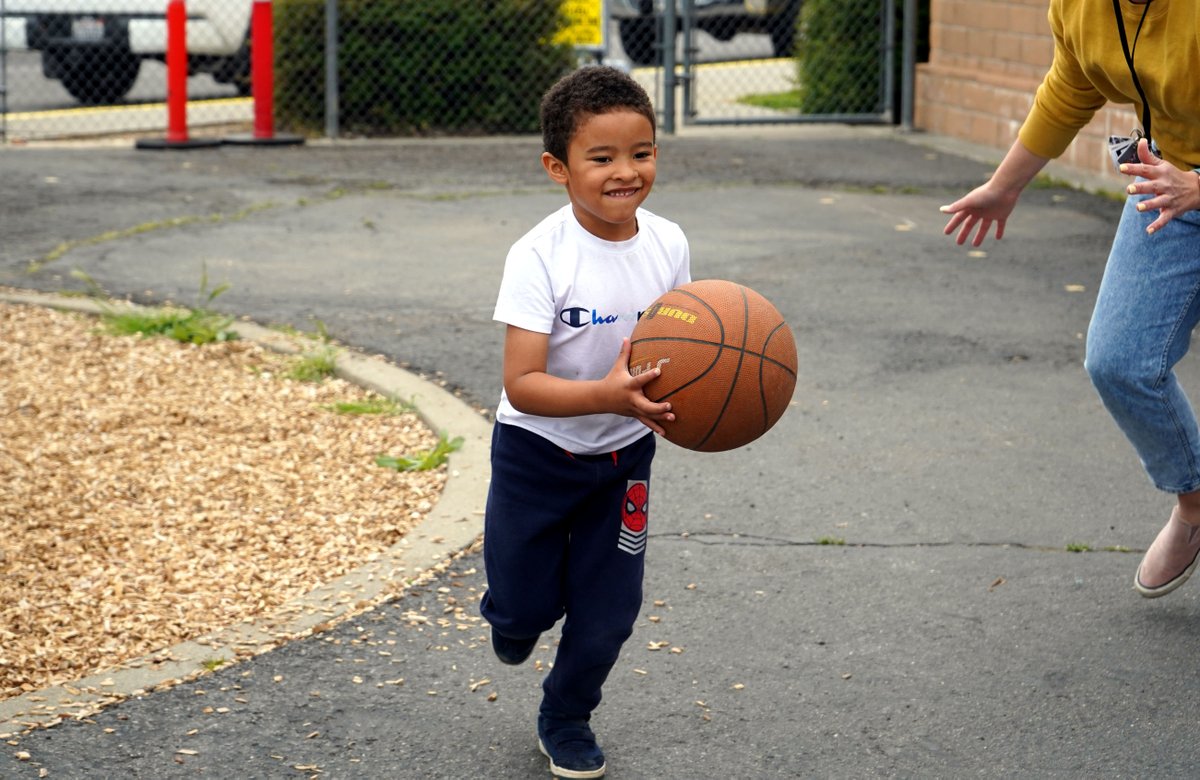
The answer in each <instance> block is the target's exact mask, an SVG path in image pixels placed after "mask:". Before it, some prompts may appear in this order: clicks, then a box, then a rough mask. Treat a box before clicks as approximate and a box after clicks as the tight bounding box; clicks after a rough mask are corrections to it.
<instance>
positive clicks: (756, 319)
mask: <svg viewBox="0 0 1200 780" xmlns="http://www.w3.org/2000/svg"><path fill="white" fill-rule="evenodd" d="M654 368H659V369H660V370H661V372H662V373H661V374H660V375H659V376H658V377H656V378H654V379H652V380H651V381H650V382H648V383H647V384H646V385H645V387H644V388H643V392H645V394H646V397H647V398H649V399H650V400H651V401H667V402H669V403H670V404H671V411H672V412H674V414H675V420H674V422H668V423H663V424H662V426H663V429H664V430H665V431H666V438H667V440H668V441H670V442H672V443H674V444H678V445H679V446H680V447H684V448H686V449H689V450H696V451H697V452H721V451H724V450H731V449H734V448H736V447H741V446H743V445H745V444H749V443H750V442H752V441H754V440H755V439H757V438H758V437H760V436H762V435H763V434H764V433H766V432H767V431H769V430H770V429H771V426H773V425H774V424H775V423H777V422H778V421H779V418H780V417H782V416H783V413H784V411H786V410H787V407H788V404H789V403H790V402H791V399H792V391H793V390H794V389H795V388H796V340H795V339H794V338H793V337H792V329H791V328H790V327H788V324H787V323H786V322H784V319H783V317H782V315H780V313H779V311H778V310H777V309H776V308H775V307H774V306H773V305H771V302H770V301H768V300H767V299H766V298H764V297H763V296H761V295H759V294H758V293H756V292H755V291H754V290H751V289H750V288H749V287H744V286H742V285H740V284H736V283H734V282H728V281H723V280H720V279H706V280H703V281H698V282H692V283H690V284H685V285H683V286H681V287H676V288H675V289H674V290H671V291H669V292H667V293H665V294H663V295H662V296H661V297H659V299H658V300H656V301H655V302H654V303H652V304H651V305H650V307H649V308H647V309H646V310H645V311H644V312H643V313H642V316H641V317H640V318H639V319H638V322H637V325H636V326H634V329H633V336H632V337H631V338H630V353H629V372H630V373H631V374H634V375H637V374H641V373H644V372H646V371H651V370H653V369H654Z"/></svg>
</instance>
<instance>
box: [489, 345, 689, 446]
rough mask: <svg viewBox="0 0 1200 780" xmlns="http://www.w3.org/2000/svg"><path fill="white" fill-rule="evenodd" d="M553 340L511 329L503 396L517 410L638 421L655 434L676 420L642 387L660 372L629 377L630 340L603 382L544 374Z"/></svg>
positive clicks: (555, 415) (560, 415)
mask: <svg viewBox="0 0 1200 780" xmlns="http://www.w3.org/2000/svg"><path fill="white" fill-rule="evenodd" d="M549 346H550V336H549V335H548V334H545V333H536V332H534V331H531V330H525V329H523V328H518V327H516V326H515V325H509V326H508V330H507V331H506V332H505V336H504V392H505V393H506V394H507V395H508V401H509V403H511V404H512V405H513V407H514V408H515V409H517V410H518V411H521V412H524V413H525V414H536V415H538V416H540V417H577V416H579V415H584V414H605V413H609V414H619V415H622V416H625V417H633V418H635V419H637V420H640V421H641V422H642V423H643V424H644V425H645V426H646V427H647V428H649V429H650V430H652V431H654V432H655V433H657V434H660V435H661V434H662V433H663V429H662V426H661V425H660V424H659V423H660V422H662V421H666V422H670V421H672V420H674V419H675V415H674V414H672V413H671V405H670V404H669V403H654V402H653V401H651V400H650V399H649V398H647V397H646V395H645V393H643V392H642V387H643V386H644V385H645V384H646V383H647V382H649V381H650V380H652V379H654V378H655V377H657V376H658V375H659V371H658V369H654V370H653V371H646V372H644V373H642V374H639V375H638V376H633V375H631V374H630V373H629V339H625V340H624V341H623V342H622V343H621V351H620V353H619V354H618V355H617V359H616V362H615V363H613V367H612V369H611V370H609V372H608V375H607V376H605V377H604V378H603V379H591V380H573V379H563V378H562V377H556V376H552V375H550V374H548V373H546V356H547V353H548V352H549Z"/></svg>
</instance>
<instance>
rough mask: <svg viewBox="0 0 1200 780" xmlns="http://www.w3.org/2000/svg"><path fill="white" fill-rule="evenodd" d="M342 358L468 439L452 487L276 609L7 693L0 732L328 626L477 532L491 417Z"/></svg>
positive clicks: (279, 344)
mask: <svg viewBox="0 0 1200 780" xmlns="http://www.w3.org/2000/svg"><path fill="white" fill-rule="evenodd" d="M0 301H3V302H7V303H17V304H26V305H34V306H45V307H48V308H55V309H62V310H67V311H77V312H82V313H86V314H100V313H102V312H103V311H104V310H105V307H106V306H107V307H109V308H113V307H123V306H129V307H131V308H136V306H134V305H133V304H125V303H118V304H111V303H106V304H101V303H99V302H97V301H94V300H90V299H86V298H70V297H64V296H57V295H47V294H42V293H6V292H3V291H0ZM234 328H235V330H236V331H237V333H238V335H239V336H241V337H242V338H244V339H247V340H248V341H254V342H256V343H258V344H260V345H262V346H264V347H266V348H267V349H271V350H274V351H277V352H283V353H287V354H300V353H302V352H304V351H306V350H308V349H311V347H312V343H311V342H306V341H305V340H303V339H300V338H296V337H293V336H288V335H286V334H283V333H280V332H277V331H273V330H269V329H267V328H264V327H262V326H260V325H255V324H253V323H248V322H239V323H237V324H236V325H235V326H234ZM336 365H337V374H338V376H340V377H342V378H343V379H345V380H347V381H349V382H353V383H354V384H357V385H359V386H362V387H365V388H368V389H370V390H374V391H375V392H378V393H381V394H384V395H387V396H389V397H392V398H396V399H398V400H402V401H409V402H411V403H412V404H414V405H415V406H416V407H417V409H418V413H419V415H420V416H421V418H422V420H423V421H424V422H425V424H426V425H428V426H429V427H430V428H432V429H433V430H435V431H446V432H447V434H448V435H450V436H454V437H456V436H461V437H462V438H463V445H462V448H461V449H459V450H457V451H456V452H454V453H453V454H452V455H451V456H450V461H449V469H450V474H449V477H450V478H449V479H448V480H447V482H446V487H445V488H444V489H443V491H442V495H441V496H440V498H439V499H438V502H437V504H435V505H434V507H433V509H432V510H431V511H430V512H429V514H428V515H426V517H425V519H424V520H423V521H422V522H421V524H420V525H419V526H417V527H416V528H414V529H413V530H412V531H410V532H409V533H408V534H407V535H406V536H405V537H404V538H403V539H401V540H400V541H399V542H398V543H397V544H396V545H394V546H393V547H392V548H391V549H389V550H387V551H386V552H385V553H384V554H382V555H381V556H379V558H377V559H376V560H373V561H371V562H369V563H367V564H365V565H364V566H362V567H360V568H358V569H356V570H354V571H352V572H350V573H348V574H347V575H345V576H343V577H339V578H338V579H337V580H336V581H333V582H329V583H326V584H325V585H322V586H321V587H319V588H316V589H315V590H313V591H311V592H310V593H307V594H305V595H303V596H301V597H299V598H296V599H293V600H292V601H290V602H288V603H287V604H285V605H284V606H283V607H281V608H280V609H279V610H278V611H276V612H275V613H273V614H271V615H266V616H263V617H261V618H257V619H255V620H252V621H247V622H244V623H241V624H238V625H234V626H229V627H228V628H225V629H222V630H220V631H216V632H214V633H212V634H209V635H206V636H203V637H200V638H198V639H195V640H192V641H188V642H183V643H181V644H178V645H175V646H174V647H169V648H166V649H164V650H161V651H159V652H156V653H153V654H150V655H147V656H143V657H141V658H137V659H134V660H132V661H129V662H127V663H125V664H122V665H121V666H120V667H117V668H114V669H110V670H106V671H103V672H100V673H99V674H96V675H92V676H90V677H86V678H84V679H81V680H78V681H75V682H73V683H64V684H60V685H56V686H53V687H51V688H48V689H45V690H42V691H36V692H32V693H27V694H25V695H23V696H19V697H16V698H13V699H8V700H6V701H3V702H0V738H5V737H11V736H13V735H15V734H17V733H20V732H24V731H28V730H30V729H34V728H40V727H47V726H52V725H54V724H56V723H59V722H60V721H62V720H67V719H80V718H85V717H87V716H88V715H90V714H93V713H95V712H97V711H98V710H100V709H101V708H103V707H104V706H106V705H108V704H111V703H113V702H117V701H121V700H123V699H127V698H130V697H138V696H144V695H146V694H148V693H149V692H151V691H153V690H156V689H161V688H169V687H171V686H173V685H177V684H179V683H180V682H183V681H184V680H188V679H192V678H194V677H197V676H199V675H202V674H204V673H205V672H206V671H209V670H211V669H213V668H216V667H217V666H220V665H224V664H227V663H230V662H234V661H236V660H238V659H242V658H247V657H251V656H254V655H258V654H260V653H263V652H266V651H268V650H271V649H273V648H275V647H278V646H279V645H281V644H282V643H284V642H287V641H290V640H293V639H297V638H299V637H303V636H307V635H309V634H312V633H315V632H318V631H321V630H324V629H326V628H328V627H329V626H331V625H333V624H335V623H337V622H340V621H341V620H344V619H346V618H349V617H352V616H354V615H357V614H360V613H362V612H366V611H369V610H371V609H374V607H375V605H376V604H379V603H382V602H383V601H385V600H386V599H388V598H391V597H394V596H396V595H398V594H399V593H402V592H403V591H404V590H405V589H406V588H408V587H410V586H411V585H413V584H414V583H416V582H419V581H421V580H422V579H424V578H426V577H428V576H429V575H431V574H433V573H435V572H437V571H439V570H441V569H443V568H445V566H446V565H447V564H448V563H449V562H450V561H451V560H452V559H453V557H454V556H455V555H456V554H458V553H459V552H461V551H463V550H465V549H467V548H469V547H471V546H472V545H474V544H475V543H476V542H477V541H478V539H479V538H480V534H481V533H482V530H483V524H482V519H483V507H484V502H485V501H486V498H487V483H488V478H489V469H490V464H489V451H490V444H491V427H492V426H491V424H490V423H489V422H488V421H487V420H486V419H484V418H483V416H481V415H480V414H479V413H478V412H476V411H475V410H474V409H472V408H471V407H470V406H468V405H467V404H466V403H465V402H463V401H461V400H460V399H458V398H456V397H454V396H453V395H452V394H451V393H449V392H447V391H446V390H443V389H442V388H440V387H437V386H436V385H434V384H432V383H430V382H428V381H426V380H424V379H422V378H420V377H418V376H415V375H414V374H412V373H410V372H408V371H405V370H403V369H401V368H398V367H396V366H393V365H391V364H389V363H387V362H386V361H384V360H383V359H382V358H378V357H366V356H363V355H360V354H356V353H354V352H351V351H349V350H345V349H338V350H336Z"/></svg>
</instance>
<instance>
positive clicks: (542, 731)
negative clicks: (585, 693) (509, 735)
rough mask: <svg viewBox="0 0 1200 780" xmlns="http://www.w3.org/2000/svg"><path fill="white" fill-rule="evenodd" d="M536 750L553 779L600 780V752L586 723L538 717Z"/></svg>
mask: <svg viewBox="0 0 1200 780" xmlns="http://www.w3.org/2000/svg"><path fill="white" fill-rule="evenodd" d="M538 748H540V749H541V751H542V755H544V756H546V757H547V758H549V759H550V772H551V774H553V775H554V776H555V777H570V778H575V777H604V769H605V767H604V753H603V752H601V750H600V746H599V745H597V744H596V735H595V734H593V733H592V729H591V727H590V726H588V722H587V721H586V720H575V719H569V718H556V717H552V716H548V715H546V714H544V713H541V714H539V715H538Z"/></svg>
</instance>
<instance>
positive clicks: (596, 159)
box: [592, 157, 612, 163]
mask: <svg viewBox="0 0 1200 780" xmlns="http://www.w3.org/2000/svg"><path fill="white" fill-rule="evenodd" d="M592 162H594V163H607V162H612V158H611V157H593V158H592Z"/></svg>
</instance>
